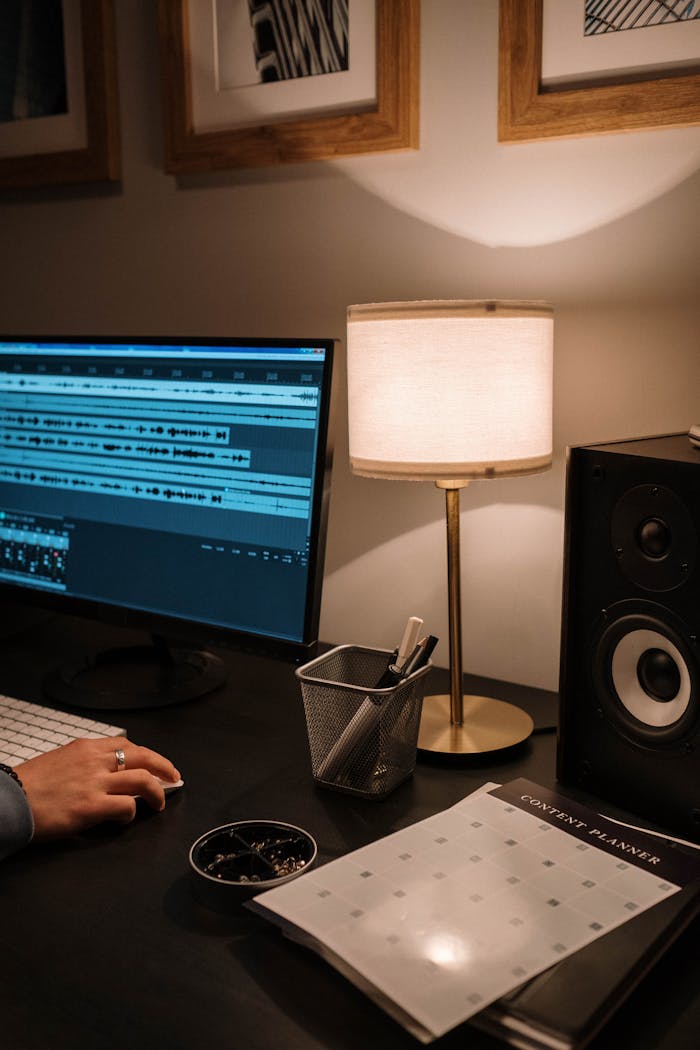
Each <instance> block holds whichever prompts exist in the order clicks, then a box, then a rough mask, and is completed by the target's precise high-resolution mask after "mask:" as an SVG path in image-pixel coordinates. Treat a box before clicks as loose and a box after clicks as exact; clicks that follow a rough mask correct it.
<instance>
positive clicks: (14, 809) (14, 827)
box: [0, 766, 34, 860]
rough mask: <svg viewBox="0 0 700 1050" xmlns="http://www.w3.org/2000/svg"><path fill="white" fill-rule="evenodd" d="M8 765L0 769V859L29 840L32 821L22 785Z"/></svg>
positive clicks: (32, 827) (32, 828)
mask: <svg viewBox="0 0 700 1050" xmlns="http://www.w3.org/2000/svg"><path fill="white" fill-rule="evenodd" d="M8 770H9V767H8V766H3V767H2V768H1V769H0V860H2V858H3V857H7V856H9V854H10V853H14V852H15V850H18V849H21V848H22V846H26V845H27V843H28V842H30V841H31V838H32V835H33V834H34V821H33V818H32V811H31V808H30V806H29V801H28V799H27V796H26V795H25V793H24V791H23V790H22V785H21V783H20V781H19V779H18V778H17V776H16V774H15V776H12V773H11V772H8Z"/></svg>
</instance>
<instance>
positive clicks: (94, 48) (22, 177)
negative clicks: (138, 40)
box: [0, 0, 120, 189]
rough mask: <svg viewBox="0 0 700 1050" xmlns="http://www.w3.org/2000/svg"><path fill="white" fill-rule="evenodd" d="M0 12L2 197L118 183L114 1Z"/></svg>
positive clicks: (66, 1)
mask: <svg viewBox="0 0 700 1050" xmlns="http://www.w3.org/2000/svg"><path fill="white" fill-rule="evenodd" d="M41 8H42V9H41V10H38V5H33V7H32V5H28V4H22V3H19V4H18V3H13V4H7V5H6V4H4V3H3V4H2V7H1V8H0V39H1V40H2V50H1V51H0V65H1V67H2V68H0V189H2V188H21V187H28V186H47V185H59V184H66V183H80V182H99V181H105V180H116V179H118V178H119V176H120V155H119V108H118V95H117V66H116V45H115V34H114V9H113V0H51V3H48V4H46V5H41Z"/></svg>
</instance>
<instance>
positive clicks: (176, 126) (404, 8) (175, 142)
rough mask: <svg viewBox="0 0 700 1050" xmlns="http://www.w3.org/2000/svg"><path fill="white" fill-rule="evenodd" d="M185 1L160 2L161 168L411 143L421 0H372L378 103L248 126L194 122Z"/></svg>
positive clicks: (240, 164)
mask: <svg viewBox="0 0 700 1050" xmlns="http://www.w3.org/2000/svg"><path fill="white" fill-rule="evenodd" d="M187 4H188V0H159V19H160V40H161V72H162V78H163V106H164V118H163V119H164V137H165V170H166V171H168V172H172V173H188V172H203V171H212V170H216V169H226V168H244V167H258V166H262V165H271V164H283V163H289V162H301V161H310V160H323V159H328V158H333V157H342V156H348V155H353V154H361V153H370V152H374V151H384V150H404V149H416V148H417V147H418V105H419V102H418V84H419V44H420V41H419V31H420V0H376V40H377V44H376V46H377V76H376V94H377V101H376V105H374V106H373V107H372V108H371V109H370V110H369V111H363V112H354V113H353V112H347V113H340V114H332V115H328V116H320V117H311V118H308V119H307V118H302V119H290V120H281V121H279V122H275V123H272V122H270V123H266V124H262V125H258V126H254V127H248V126H246V127H231V128H225V129H223V130H218V129H217V130H214V131H199V132H197V131H196V130H195V128H194V124H193V117H192V98H191V91H190V77H189V62H190V54H189V41H188V28H187V27H188V11H187Z"/></svg>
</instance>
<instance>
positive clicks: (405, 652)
mask: <svg viewBox="0 0 700 1050" xmlns="http://www.w3.org/2000/svg"><path fill="white" fill-rule="evenodd" d="M422 626H423V621H422V620H421V619H420V618H419V617H418V616H409V618H408V622H407V624H406V627H405V629H404V632H403V638H402V639H401V644H400V645H399V651H398V653H397V654H396V660H395V661H394V666H395V667H398V668H399V670H400V669H401V668H402V667H403V665H404V664H405V663H406V660H407V659H408V658H409V656H410V655H411V653H412V652H413V650H414V649H415V647H416V642H417V641H418V634H419V632H420V629H421V627H422Z"/></svg>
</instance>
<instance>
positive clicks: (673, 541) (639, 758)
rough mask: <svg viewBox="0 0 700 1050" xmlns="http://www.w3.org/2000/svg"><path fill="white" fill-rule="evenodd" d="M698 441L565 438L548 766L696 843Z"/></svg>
mask: <svg viewBox="0 0 700 1050" xmlns="http://www.w3.org/2000/svg"><path fill="white" fill-rule="evenodd" d="M699 547H700V450H698V449H694V448H693V446H692V445H691V444H690V442H689V440H688V437H687V435H686V434H675V435H670V436H664V437H655V438H644V439H640V440H635V441H620V442H614V443H612V444H606V445H589V446H584V447H578V448H572V449H570V450H569V460H568V466H567V493H566V541H565V556H564V602H563V617H562V649H561V672H560V717H559V735H558V740H557V776H558V778H559V780H560V781H561V782H562V783H564V784H570V785H575V786H577V787H580V788H582V789H584V790H586V791H588V792H591V793H592V794H594V795H596V796H598V797H599V798H601V799H602V800H607V801H609V802H612V803H614V804H615V805H617V806H620V807H622V808H624V809H626V810H629V811H630V812H632V813H636V814H638V815H640V816H641V817H645V818H647V819H649V820H651V821H653V822H655V823H657V824H659V825H661V826H662V827H664V828H667V829H668V830H669V831H672V832H675V833H677V834H678V835H680V836H682V837H685V838H688V839H692V840H694V841H696V842H700V645H699V642H698V639H699V637H700V586H699V580H700V565H699V562H700V557H699V549H698V548H699Z"/></svg>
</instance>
